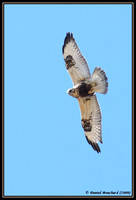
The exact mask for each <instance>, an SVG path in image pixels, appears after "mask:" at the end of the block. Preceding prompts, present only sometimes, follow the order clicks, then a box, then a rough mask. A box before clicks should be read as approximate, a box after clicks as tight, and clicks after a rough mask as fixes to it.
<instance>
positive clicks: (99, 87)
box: [91, 67, 108, 94]
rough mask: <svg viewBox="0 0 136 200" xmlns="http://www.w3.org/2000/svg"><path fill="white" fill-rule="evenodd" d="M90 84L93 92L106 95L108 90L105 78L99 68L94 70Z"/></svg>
mask: <svg viewBox="0 0 136 200" xmlns="http://www.w3.org/2000/svg"><path fill="white" fill-rule="evenodd" d="M91 82H92V87H93V90H94V92H99V93H102V94H106V93H107V90H108V82H107V76H106V74H105V72H104V71H103V70H102V69H101V68H98V67H96V68H95V69H94V72H93V74H92V79H91Z"/></svg>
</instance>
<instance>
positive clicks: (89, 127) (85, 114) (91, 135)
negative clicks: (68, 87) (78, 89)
mask: <svg viewBox="0 0 136 200" xmlns="http://www.w3.org/2000/svg"><path fill="white" fill-rule="evenodd" d="M78 102H79V106H80V111H81V123H82V127H83V129H84V132H85V136H86V139H87V141H88V143H89V144H91V145H92V147H93V149H94V150H95V151H97V152H98V153H99V152H101V150H100V148H99V145H98V142H101V143H102V133H101V111H100V107H99V104H98V101H97V98H96V96H95V95H94V94H92V95H90V96H87V97H83V98H78Z"/></svg>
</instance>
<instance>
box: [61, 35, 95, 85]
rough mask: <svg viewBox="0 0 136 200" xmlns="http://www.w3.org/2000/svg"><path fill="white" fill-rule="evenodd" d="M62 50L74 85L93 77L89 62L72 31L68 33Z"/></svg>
mask: <svg viewBox="0 0 136 200" xmlns="http://www.w3.org/2000/svg"><path fill="white" fill-rule="evenodd" d="M62 52H63V57H64V60H65V64H66V68H67V70H68V72H69V74H70V76H71V79H72V82H73V84H74V85H76V84H77V83H79V82H81V81H85V80H86V79H89V78H90V77H91V74H90V70H89V67H88V65H87V62H86V60H85V58H84V57H83V55H82V54H81V52H80V50H79V48H78V46H77V44H76V42H75V39H74V38H73V34H72V33H71V34H70V33H67V34H66V37H65V40H64V45H63V47H62Z"/></svg>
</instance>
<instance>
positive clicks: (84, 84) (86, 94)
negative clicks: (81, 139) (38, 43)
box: [62, 33, 108, 153]
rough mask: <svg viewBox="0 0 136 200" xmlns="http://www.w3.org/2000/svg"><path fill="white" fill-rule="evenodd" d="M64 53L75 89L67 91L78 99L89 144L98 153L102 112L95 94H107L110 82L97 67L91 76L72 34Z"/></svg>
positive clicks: (66, 40) (63, 48)
mask: <svg viewBox="0 0 136 200" xmlns="http://www.w3.org/2000/svg"><path fill="white" fill-rule="evenodd" d="M62 53H63V57H64V61H65V65H66V68H67V71H68V73H69V74H70V77H71V79H72V82H73V88H71V89H69V90H67V93H68V94H69V95H70V96H73V97H75V98H77V100H78V102H79V106H80V111H81V124H82V127H83V129H84V132H85V136H86V139H87V141H88V143H89V144H90V145H91V146H92V147H93V149H94V150H95V151H97V152H98V153H99V152H101V150H100V147H99V145H98V142H101V143H102V131H101V111H100V107H99V103H98V101H97V98H96V95H95V92H99V93H102V94H106V93H107V89H108V82H107V77H106V74H105V72H104V71H103V70H102V69H101V68H98V67H96V68H95V69H94V72H93V74H92V76H91V74H90V70H89V67H88V64H87V62H86V60H85V58H84V57H83V55H82V54H81V52H80V50H79V48H78V46H77V44H76V42H75V39H74V38H73V34H72V33H67V34H66V37H65V40H64V45H63V47H62Z"/></svg>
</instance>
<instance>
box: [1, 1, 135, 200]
mask: <svg viewBox="0 0 136 200" xmlns="http://www.w3.org/2000/svg"><path fill="white" fill-rule="evenodd" d="M131 15H132V7H131V4H126V5H122V4H120V5H119V4H117V5H112V4H111V5H110V4H109V5H108V4H107V5H105V4H104V5H101V4H98V5H96V4H92V5H91V4H90V5H46V4H44V5H43V4H38V5H31V4H30V5H27V4H26V5H21V4H20V5H17V4H16V5H14V4H5V6H4V27H5V29H4V31H5V32H4V78H5V80H4V81H5V82H4V84H5V87H4V92H5V96H4V97H5V101H4V111H5V115H4V119H5V124H4V131H5V132H4V142H5V143H4V147H5V154H4V156H5V157H4V158H5V163H4V194H5V195H87V196H88V195H89V194H86V191H89V192H91V191H93V192H102V193H103V192H104V191H105V192H111V191H113V192H118V191H119V192H120V191H121V192H122V191H123V192H124V191H127V192H130V195H131V191H132V185H131V183H132V180H131V179H132V170H131V169H132V127H131V124H132V110H131V109H132V98H131V95H132V92H131V91H132V37H131V35H132V30H131V29H132V19H131ZM66 32H73V35H74V37H75V39H76V42H77V44H78V46H79V48H80V50H81V52H82V54H83V55H84V57H85V58H86V60H87V62H88V65H89V68H90V71H91V73H92V72H93V70H94V68H95V67H96V66H98V67H101V68H102V69H103V70H104V71H105V72H106V74H107V77H108V81H109V90H108V93H107V94H106V95H103V94H97V97H98V101H99V104H100V107H101V111H102V137H103V144H100V148H101V153H100V154H97V152H95V151H94V150H93V149H92V147H91V146H90V145H89V144H88V143H87V140H86V138H85V136H84V131H83V129H82V126H81V121H80V120H81V119H80V110H79V105H78V101H77V100H76V99H74V98H72V97H70V96H69V95H68V94H67V93H66V91H67V89H69V88H71V87H72V81H71V79H70V76H69V74H68V73H67V71H66V68H65V64H64V60H63V56H62V45H63V42H64V38H65V35H66ZM123 192H122V194H119V195H125V194H123ZM90 195H91V194H90Z"/></svg>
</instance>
